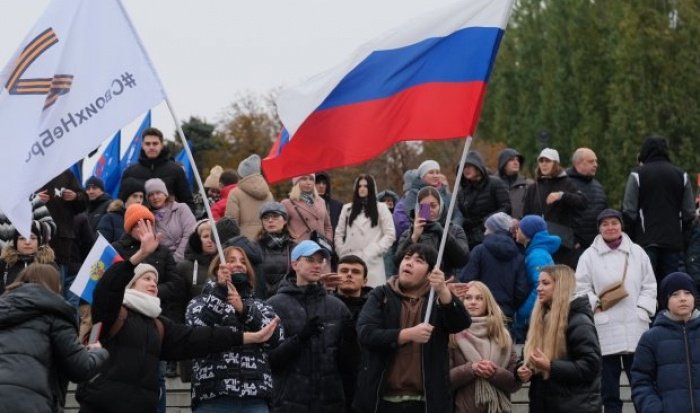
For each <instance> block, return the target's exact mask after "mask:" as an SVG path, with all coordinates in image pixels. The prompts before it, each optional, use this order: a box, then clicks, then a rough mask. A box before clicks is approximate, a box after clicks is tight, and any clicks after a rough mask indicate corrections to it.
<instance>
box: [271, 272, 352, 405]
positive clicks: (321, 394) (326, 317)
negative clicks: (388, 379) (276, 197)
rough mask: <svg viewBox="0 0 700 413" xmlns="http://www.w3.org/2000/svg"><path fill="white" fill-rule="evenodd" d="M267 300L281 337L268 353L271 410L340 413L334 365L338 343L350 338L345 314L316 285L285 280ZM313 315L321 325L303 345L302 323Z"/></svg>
mask: <svg viewBox="0 0 700 413" xmlns="http://www.w3.org/2000/svg"><path fill="white" fill-rule="evenodd" d="M267 302H268V304H269V305H271V306H272V308H273V309H274V311H275V312H276V313H277V315H279V317H280V319H281V320H282V325H283V327H284V332H285V337H286V338H285V340H284V341H283V342H282V343H280V345H279V346H278V347H277V348H276V349H274V350H272V352H271V353H270V362H271V365H272V378H273V381H274V387H275V392H274V399H273V402H272V408H271V411H272V412H275V413H280V412H281V413H286V412H310V413H321V412H342V411H344V409H345V397H344V393H343V381H342V378H341V377H342V376H341V371H340V368H339V362H340V361H341V360H342V358H343V355H342V354H341V353H340V350H341V349H343V348H346V346H345V344H344V342H345V341H348V340H352V339H354V337H355V334H354V330H353V323H352V315H351V314H350V310H348V308H347V307H346V306H345V304H343V303H342V301H340V300H339V299H337V298H336V297H333V296H331V295H327V294H326V291H325V289H324V288H323V287H322V286H320V285H318V284H310V285H308V286H305V287H299V286H297V285H295V284H292V282H291V281H290V280H289V279H285V280H284V281H282V285H281V286H280V289H279V291H278V292H277V294H275V295H274V296H273V297H272V298H270V299H269V300H268V301H267ZM316 316H318V317H319V318H320V319H321V321H322V322H323V325H324V328H323V331H322V332H321V333H320V334H319V335H317V336H314V337H311V338H310V339H308V341H306V342H303V341H302V340H301V339H300V337H299V333H300V332H301V331H302V329H303V328H304V325H305V324H306V320H308V319H310V318H312V317H316Z"/></svg>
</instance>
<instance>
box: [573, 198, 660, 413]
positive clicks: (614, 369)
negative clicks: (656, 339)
mask: <svg viewBox="0 0 700 413" xmlns="http://www.w3.org/2000/svg"><path fill="white" fill-rule="evenodd" d="M597 221H598V232H599V234H598V235H597V236H596V237H595V239H594V240H593V244H591V246H590V247H589V248H588V249H586V251H584V252H583V254H582V255H581V258H580V259H579V261H578V266H577V267H576V295H586V296H587V297H588V299H589V301H590V303H591V308H592V309H593V311H594V319H595V326H596V330H597V332H598V339H599V340H600V348H601V352H602V354H603V376H602V383H601V384H602V386H601V396H602V398H603V405H604V406H605V411H606V412H621V411H622V401H621V400H620V373H621V372H622V369H623V368H624V371H625V374H626V375H627V378H628V379H629V378H630V369H631V368H632V360H633V356H634V351H635V349H636V348H637V343H638V342H639V339H640V338H641V336H642V334H643V333H644V332H645V331H647V330H648V329H649V324H650V320H651V317H653V316H654V313H655V312H656V278H655V277H654V270H653V268H652V266H651V262H650V261H649V257H648V256H647V254H646V252H644V249H642V247H640V246H639V245H637V244H635V243H633V242H632V240H631V239H630V237H629V236H627V234H625V233H624V232H623V230H622V214H621V213H620V212H618V211H616V210H614V209H606V210H604V211H602V212H601V213H600V214H599V215H598V220H597ZM619 281H623V285H624V289H625V291H626V292H627V294H628V295H627V297H625V298H623V299H622V300H621V301H619V302H618V303H616V304H614V305H613V306H612V307H610V308H605V307H606V306H604V305H603V304H602V301H601V299H600V296H601V292H603V291H604V290H605V289H606V288H608V287H610V286H612V285H614V283H617V282H619Z"/></svg>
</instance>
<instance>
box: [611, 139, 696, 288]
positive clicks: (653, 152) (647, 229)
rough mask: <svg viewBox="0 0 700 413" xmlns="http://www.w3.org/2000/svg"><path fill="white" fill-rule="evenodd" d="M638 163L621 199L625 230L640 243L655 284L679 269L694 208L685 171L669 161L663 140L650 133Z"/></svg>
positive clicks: (693, 217) (640, 152)
mask: <svg viewBox="0 0 700 413" xmlns="http://www.w3.org/2000/svg"><path fill="white" fill-rule="evenodd" d="M638 158H639V162H640V164H641V166H639V167H637V168H635V169H633V170H632V172H631V173H630V176H629V178H628V179H627V186H626V187H625V196H624V198H623V200H622V213H623V218H624V221H625V222H624V225H625V232H627V233H628V234H629V235H630V237H631V238H632V240H633V241H634V242H636V243H637V244H639V245H641V246H642V247H643V248H644V250H645V251H646V253H647V255H649V259H650V260H651V265H652V266H653V267H654V274H655V275H656V282H657V284H661V280H662V279H663V277H665V276H666V274H669V273H671V272H675V271H678V265H679V264H680V259H681V251H683V248H684V242H685V241H686V240H687V237H688V236H689V234H690V230H691V227H692V223H693V220H694V219H695V208H694V204H693V189H692V187H691V184H690V179H688V174H687V173H685V172H684V171H683V170H681V169H680V168H678V167H677V166H675V165H674V164H672V163H671V160H670V158H669V154H668V144H667V143H666V139H664V138H663V137H661V136H657V135H650V136H648V137H647V138H646V139H645V140H644V143H642V147H641V149H640V150H639V156H638Z"/></svg>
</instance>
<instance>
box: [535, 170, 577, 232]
mask: <svg viewBox="0 0 700 413" xmlns="http://www.w3.org/2000/svg"><path fill="white" fill-rule="evenodd" d="M552 192H564V196H563V197H562V198H561V200H560V201H557V202H555V203H553V204H550V205H547V195H549V194H551V193H552ZM586 203H587V200H586V196H585V195H584V194H583V193H582V192H581V191H579V189H578V188H577V187H576V185H575V184H574V182H573V181H572V180H571V178H569V177H568V176H567V175H566V172H565V171H561V173H560V174H559V175H558V176H556V177H554V178H550V177H543V178H539V179H538V180H537V181H536V182H535V183H534V184H532V185H529V186H528V187H527V189H526V190H525V201H524V205H523V214H524V215H530V214H533V215H539V216H541V217H543V218H544V219H545V220H547V221H552V222H556V223H557V224H561V225H565V226H567V227H569V228H572V226H573V217H574V212H575V211H576V210H581V209H583V208H585V207H586Z"/></svg>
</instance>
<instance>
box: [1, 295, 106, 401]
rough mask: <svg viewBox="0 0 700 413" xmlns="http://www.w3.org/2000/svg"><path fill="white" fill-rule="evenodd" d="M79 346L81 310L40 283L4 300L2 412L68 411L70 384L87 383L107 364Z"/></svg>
mask: <svg viewBox="0 0 700 413" xmlns="http://www.w3.org/2000/svg"><path fill="white" fill-rule="evenodd" d="M107 357H108V353H107V351H106V350H104V349H99V350H95V351H88V350H86V349H85V348H84V347H83V346H82V345H80V343H78V326H77V324H76V314H75V309H73V307H71V306H70V305H69V304H68V303H67V302H66V301H65V300H64V299H63V298H62V297H61V296H59V295H58V294H55V293H53V292H51V291H49V290H48V289H46V288H45V287H43V286H40V285H38V284H25V285H22V286H21V287H18V288H17V289H15V290H13V291H11V292H9V293H7V294H5V295H3V296H2V297H0V411H3V412H13V411H26V412H37V413H49V412H51V413H56V412H62V411H63V406H64V404H65V397H66V390H67V386H68V381H69V380H70V381H74V382H82V381H86V380H89V379H91V378H92V377H93V376H94V375H95V374H97V373H98V372H99V369H100V367H101V366H102V364H103V363H104V362H105V361H106V360H107Z"/></svg>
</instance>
